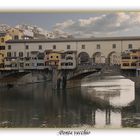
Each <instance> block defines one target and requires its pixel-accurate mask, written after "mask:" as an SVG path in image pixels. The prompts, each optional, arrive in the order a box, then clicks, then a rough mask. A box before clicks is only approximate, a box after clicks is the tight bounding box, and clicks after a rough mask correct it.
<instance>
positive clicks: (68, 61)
mask: <svg viewBox="0 0 140 140" xmlns="http://www.w3.org/2000/svg"><path fill="white" fill-rule="evenodd" d="M76 57H77V52H76V51H66V52H63V53H62V54H61V59H60V61H59V68H58V69H75V68H76V66H77V61H76Z"/></svg>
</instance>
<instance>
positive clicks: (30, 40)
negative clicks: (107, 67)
mask: <svg viewBox="0 0 140 140" xmlns="http://www.w3.org/2000/svg"><path fill="white" fill-rule="evenodd" d="M121 40H140V36H122V37H93V38H68V39H64V38H63V39H62V38H59V39H28V40H23V39H22V40H8V41H6V43H43V42H77V41H83V42H85V41H121Z"/></svg>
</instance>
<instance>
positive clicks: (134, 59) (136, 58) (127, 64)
mask: <svg viewBox="0 0 140 140" xmlns="http://www.w3.org/2000/svg"><path fill="white" fill-rule="evenodd" d="M121 69H129V70H130V69H131V70H138V69H140V49H132V50H130V51H125V52H123V53H122V59H121Z"/></svg>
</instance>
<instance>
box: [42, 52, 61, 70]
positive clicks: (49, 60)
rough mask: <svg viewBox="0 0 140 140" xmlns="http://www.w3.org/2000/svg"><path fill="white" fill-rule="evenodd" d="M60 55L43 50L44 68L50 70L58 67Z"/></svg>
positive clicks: (59, 53)
mask: <svg viewBox="0 0 140 140" xmlns="http://www.w3.org/2000/svg"><path fill="white" fill-rule="evenodd" d="M61 53H62V52H58V51H52V50H45V53H44V54H45V56H44V61H45V67H46V68H50V66H51V67H53V66H54V67H58V65H59V61H60V59H61Z"/></svg>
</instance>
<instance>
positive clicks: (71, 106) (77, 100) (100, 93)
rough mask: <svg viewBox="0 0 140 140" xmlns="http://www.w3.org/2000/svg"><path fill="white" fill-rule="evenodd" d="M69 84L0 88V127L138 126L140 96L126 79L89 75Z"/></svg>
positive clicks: (37, 84)
mask: <svg viewBox="0 0 140 140" xmlns="http://www.w3.org/2000/svg"><path fill="white" fill-rule="evenodd" d="M68 84H69V87H72V86H74V88H68V89H66V90H65V91H55V90H53V89H52V88H51V84H50V83H36V84H29V85H24V86H15V87H13V88H9V89H4V88H3V89H1V90H0V127H53V128H55V127H90V128H91V127H93V128H122V127H140V113H139V112H140V103H139V100H140V93H139V92H138V91H135V87H134V83H133V82H132V81H130V80H129V79H125V78H124V77H122V76H106V77H103V78H102V79H98V80H95V78H93V77H92V76H90V77H87V78H85V79H83V80H82V81H81V82H80V81H71V82H68ZM70 85H72V86H70ZM77 85H78V87H77ZM79 85H81V86H79Z"/></svg>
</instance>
